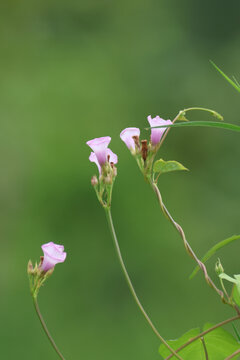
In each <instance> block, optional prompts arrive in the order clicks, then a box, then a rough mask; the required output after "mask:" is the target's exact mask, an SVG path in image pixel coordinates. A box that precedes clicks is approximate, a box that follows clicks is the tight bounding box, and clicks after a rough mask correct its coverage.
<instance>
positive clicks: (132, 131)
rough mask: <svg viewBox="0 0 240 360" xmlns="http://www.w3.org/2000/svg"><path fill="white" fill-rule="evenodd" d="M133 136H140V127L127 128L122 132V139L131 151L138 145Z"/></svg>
mask: <svg viewBox="0 0 240 360" xmlns="http://www.w3.org/2000/svg"><path fill="white" fill-rule="evenodd" d="M133 136H137V137H139V136H140V130H139V129H138V128H135V127H129V128H126V129H124V130H123V131H122V132H121V134H120V138H121V139H122V141H123V142H125V144H126V145H127V147H128V148H129V150H131V151H134V150H135V147H136V144H135V141H134V139H133Z"/></svg>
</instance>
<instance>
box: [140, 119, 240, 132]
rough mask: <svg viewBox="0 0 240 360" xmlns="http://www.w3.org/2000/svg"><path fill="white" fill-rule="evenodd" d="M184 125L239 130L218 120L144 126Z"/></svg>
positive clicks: (239, 130) (235, 126) (237, 127)
mask: <svg viewBox="0 0 240 360" xmlns="http://www.w3.org/2000/svg"><path fill="white" fill-rule="evenodd" d="M184 126H196V127H214V128H220V129H225V130H231V131H237V132H240V126H238V125H234V124H229V123H222V122H219V121H188V122H179V123H178V122H175V123H174V124H168V125H162V126H153V127H149V128H146V130H150V129H157V128H169V127H170V128H171V127H184Z"/></svg>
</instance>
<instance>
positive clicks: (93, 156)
mask: <svg viewBox="0 0 240 360" xmlns="http://www.w3.org/2000/svg"><path fill="white" fill-rule="evenodd" d="M106 153H107V158H108V157H109V162H110V163H113V164H117V162H118V157H117V155H116V154H114V153H113V152H112V150H110V149H107V151H106ZM89 160H90V161H91V162H94V163H95V164H96V165H97V167H98V170H99V174H101V165H100V164H99V162H98V158H97V155H96V154H95V153H94V152H91V154H90V156H89Z"/></svg>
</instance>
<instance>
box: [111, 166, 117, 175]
mask: <svg viewBox="0 0 240 360" xmlns="http://www.w3.org/2000/svg"><path fill="white" fill-rule="evenodd" d="M112 169H113V176H114V177H116V176H117V168H116V166H114V165H113V168H112Z"/></svg>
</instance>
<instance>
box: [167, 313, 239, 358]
mask: <svg viewBox="0 0 240 360" xmlns="http://www.w3.org/2000/svg"><path fill="white" fill-rule="evenodd" d="M239 319H240V315H238V316H234V317H232V318H230V319H227V320H224V321H222V322H220V323H218V324H216V325H214V326H212V327H211V328H209V329H207V330H205V331H203V332H202V333H201V334H198V335H197V336H195V337H193V338H192V339H190V340H188V341H187V342H186V343H185V344H183V345H181V346H180V347H179V348H178V349H176V352H179V351H180V350H182V349H184V348H185V347H187V346H188V345H190V344H192V343H193V342H194V341H196V340H198V339H200V338H201V337H203V336H205V335H206V334H208V333H210V332H211V331H213V330H215V329H217V328H219V327H221V326H223V325H226V324H228V323H230V322H232V321H235V320H239ZM171 358H172V355H169V356H168V357H167V358H166V359H165V360H169V359H171Z"/></svg>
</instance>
